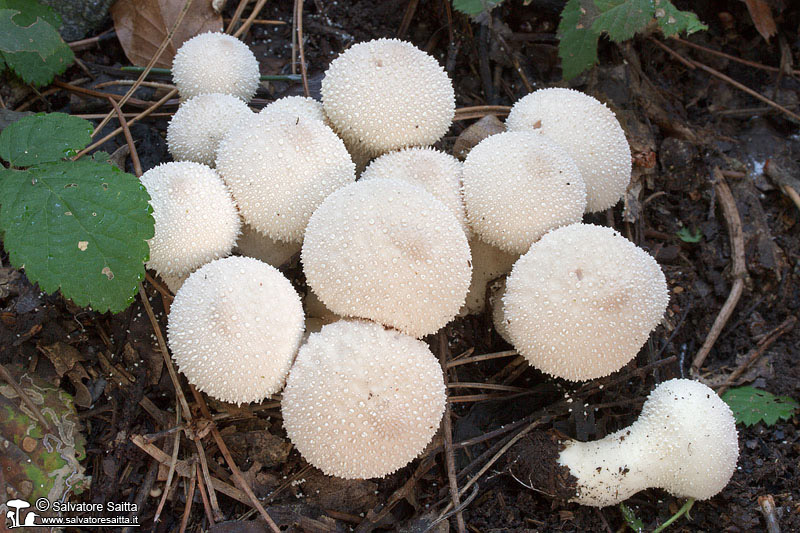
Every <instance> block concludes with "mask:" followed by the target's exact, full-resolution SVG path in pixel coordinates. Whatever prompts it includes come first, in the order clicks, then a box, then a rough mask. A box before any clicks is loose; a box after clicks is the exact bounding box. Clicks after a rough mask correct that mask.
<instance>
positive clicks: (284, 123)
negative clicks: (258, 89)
mask: <svg viewBox="0 0 800 533" xmlns="http://www.w3.org/2000/svg"><path fill="white" fill-rule="evenodd" d="M217 170H218V171H219V173H220V175H221V176H222V178H223V179H224V180H225V183H226V184H228V186H229V187H230V188H231V192H232V193H233V197H234V199H235V200H236V204H237V205H238V206H239V212H240V213H241V214H242V218H243V219H244V221H245V222H246V223H247V224H249V225H250V226H252V227H253V228H254V229H256V230H257V231H259V232H260V233H262V234H264V235H267V236H269V237H271V238H272V239H275V240H279V241H285V242H300V241H302V240H303V233H304V231H305V228H306V224H307V223H308V219H309V217H311V214H312V213H313V212H314V211H315V210H316V209H317V207H318V206H319V204H320V203H322V201H323V200H324V199H325V198H326V197H327V196H328V195H329V194H331V193H332V192H333V191H335V190H336V189H338V188H340V187H342V186H344V185H347V184H348V183H352V182H353V181H355V179H356V177H355V165H354V164H353V162H352V160H351V159H350V154H348V153H347V149H346V148H345V147H344V143H342V140H341V139H339V138H338V137H337V136H336V134H335V133H333V131H332V130H331V129H330V128H329V127H328V126H326V125H325V124H323V123H322V122H320V121H318V120H308V119H305V120H304V119H302V118H298V117H296V116H294V115H291V114H285V113H270V114H267V115H260V114H259V115H256V116H255V117H254V119H253V120H248V121H247V124H246V125H240V126H239V127H235V128H233V129H231V131H230V132H228V135H226V136H225V138H224V139H223V141H222V143H221V144H220V148H219V151H218V153H217Z"/></svg>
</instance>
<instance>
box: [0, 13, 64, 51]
mask: <svg viewBox="0 0 800 533" xmlns="http://www.w3.org/2000/svg"><path fill="white" fill-rule="evenodd" d="M19 14H20V11H18V10H16V9H0V51H2V52H7V53H14V52H36V53H37V54H38V55H39V57H41V58H42V60H44V59H46V58H47V57H49V56H51V55H53V54H55V53H56V51H57V50H58V48H60V47H61V46H64V41H63V39H61V35H59V34H58V31H57V30H56V29H55V28H54V27H53V26H52V25H50V24H49V23H48V22H47V21H46V20H44V19H43V18H40V17H37V18H36V20H35V21H34V22H30V20H29V17H25V16H24V15H21V16H20V17H17V15H19ZM26 19H28V20H26ZM26 23H27V24H26Z"/></svg>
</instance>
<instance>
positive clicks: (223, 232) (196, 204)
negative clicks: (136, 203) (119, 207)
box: [141, 161, 241, 277]
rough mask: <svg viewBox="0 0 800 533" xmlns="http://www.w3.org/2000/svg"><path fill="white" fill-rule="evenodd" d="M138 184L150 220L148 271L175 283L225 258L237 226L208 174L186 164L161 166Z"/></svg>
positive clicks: (226, 198) (227, 199)
mask: <svg viewBox="0 0 800 533" xmlns="http://www.w3.org/2000/svg"><path fill="white" fill-rule="evenodd" d="M141 182H142V185H144V187H145V189H147V192H148V194H149V195H150V205H151V206H152V207H153V218H154V219H155V235H154V236H153V238H152V239H150V241H149V244H150V259H149V260H148V261H147V266H148V267H149V268H152V269H154V270H155V271H156V272H158V273H159V274H160V275H162V277H163V276H164V275H166V276H173V277H180V276H185V275H186V274H188V273H189V272H191V271H193V270H194V269H196V268H198V267H200V266H202V265H204V264H206V263H208V262H209V261H212V260H214V259H218V258H220V257H225V256H226V255H228V254H229V253H230V252H231V250H232V249H233V245H234V244H235V243H236V238H237V237H238V236H239V227H240V225H241V221H240V220H239V214H238V213H237V211H236V205H235V204H234V203H233V199H232V198H231V193H230V192H229V191H228V188H227V187H225V184H224V183H223V182H222V180H221V179H220V177H219V175H218V174H217V173H216V172H215V171H214V169H212V168H209V167H207V166H205V165H201V164H200V163H192V162H190V161H182V162H177V163H164V164H161V165H158V166H156V167H154V168H152V169H150V170H148V171H147V172H145V173H144V174H143V175H142V177H141Z"/></svg>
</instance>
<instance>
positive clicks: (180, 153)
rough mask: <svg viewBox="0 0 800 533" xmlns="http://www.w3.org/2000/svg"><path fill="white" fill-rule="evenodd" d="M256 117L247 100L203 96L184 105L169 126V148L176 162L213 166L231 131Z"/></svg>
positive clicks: (224, 96)
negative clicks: (243, 121)
mask: <svg viewBox="0 0 800 533" xmlns="http://www.w3.org/2000/svg"><path fill="white" fill-rule="evenodd" d="M252 114H253V112H252V111H250V108H249V107H247V104H245V103H244V101H243V100H241V99H239V98H237V97H235V96H231V95H229V94H220V93H212V94H200V95H197V96H194V97H192V98H190V99H189V100H187V101H186V102H184V103H182V104H181V106H180V107H179V108H178V111H177V112H176V113H175V115H173V117H172V120H170V121H169V126H167V147H168V148H169V153H170V154H172V157H173V158H174V159H175V160H176V161H194V162H196V163H203V164H204V165H208V166H210V167H213V166H214V164H215V161H216V159H217V148H219V143H220V141H222V138H223V137H224V136H225V134H226V133H228V130H230V128H231V127H232V126H234V125H236V124H237V123H238V122H240V121H242V120H245V119H246V118H247V117H249V116H251V115H252Z"/></svg>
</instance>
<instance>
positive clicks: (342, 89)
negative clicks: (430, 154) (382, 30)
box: [322, 39, 455, 157]
mask: <svg viewBox="0 0 800 533" xmlns="http://www.w3.org/2000/svg"><path fill="white" fill-rule="evenodd" d="M322 105H323V107H324V108H325V115H326V116H327V117H328V119H329V120H330V121H331V123H332V124H333V127H334V129H335V130H336V132H337V133H338V134H339V135H340V136H341V137H342V139H344V141H345V143H346V144H347V145H348V147H351V146H354V147H358V148H359V149H360V151H363V152H365V153H367V154H369V155H371V156H373V157H374V156H377V155H380V154H382V153H385V152H389V151H392V150H397V149H398V148H403V147H406V146H427V145H431V144H433V143H435V142H436V141H438V140H439V139H440V138H441V137H442V136H443V135H444V134H445V133H447V130H448V129H450V125H451V124H452V122H453V116H454V115H455V93H454V91H453V84H452V83H451V81H450V78H448V76H447V73H446V72H445V71H444V69H443V68H442V67H441V66H440V65H439V63H438V61H436V59H435V58H434V57H433V56H431V55H429V54H427V53H425V52H423V51H422V50H420V49H419V48H417V47H416V46H414V45H413V44H411V43H407V42H405V41H400V40H398V39H376V40H373V41H368V42H364V43H358V44H355V45H353V46H351V47H350V48H348V49H347V50H346V51H344V52H343V53H342V54H341V55H340V56H339V57H337V58H336V59H334V60H333V61H332V62H331V64H330V66H329V67H328V70H327V71H326V72H325V77H324V78H323V79H322Z"/></svg>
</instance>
